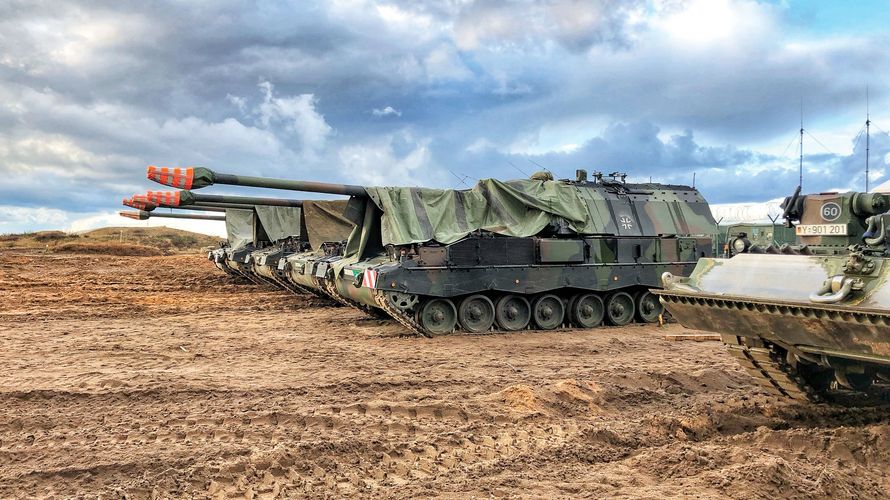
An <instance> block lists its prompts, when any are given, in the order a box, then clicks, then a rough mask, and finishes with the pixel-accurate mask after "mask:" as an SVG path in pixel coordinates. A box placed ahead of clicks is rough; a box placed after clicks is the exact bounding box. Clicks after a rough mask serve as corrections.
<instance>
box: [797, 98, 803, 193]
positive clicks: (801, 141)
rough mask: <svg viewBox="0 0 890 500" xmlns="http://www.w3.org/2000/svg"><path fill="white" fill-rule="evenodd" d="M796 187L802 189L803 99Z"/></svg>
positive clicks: (801, 103) (801, 100) (801, 101)
mask: <svg viewBox="0 0 890 500" xmlns="http://www.w3.org/2000/svg"><path fill="white" fill-rule="evenodd" d="M798 176H799V178H798V181H797V186H798V187H801V188H802V187H803V97H801V98H800V165H799V166H798Z"/></svg>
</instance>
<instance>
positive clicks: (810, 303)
mask: <svg viewBox="0 0 890 500" xmlns="http://www.w3.org/2000/svg"><path fill="white" fill-rule="evenodd" d="M888 209H890V196H887V195H882V194H875V193H828V194H825V193H823V194H818V195H807V196H800V195H799V188H798V192H796V193H795V195H794V196H792V197H789V198H787V199H786V201H785V216H786V218H787V220H788V224H789V225H793V226H794V228H795V231H796V233H797V235H798V239H799V242H798V245H794V246H791V245H786V246H784V247H782V248H781V249H780V250H779V251H778V252H773V254H770V253H762V254H751V253H747V254H742V255H737V256H735V257H733V258H732V259H726V260H722V259H702V260H700V261H699V264H698V265H697V266H696V268H695V270H694V271H693V272H692V273H691V274H690V275H689V277H688V278H678V277H675V276H672V275H670V274H666V275H665V276H664V277H663V280H664V288H665V289H664V290H662V291H659V292H656V293H658V294H659V295H660V296H661V301H662V303H663V304H664V305H665V306H666V307H667V309H668V310H669V311H670V312H671V313H672V314H673V315H674V317H675V318H677V319H678V320H679V321H680V323H682V324H683V325H684V326H686V327H688V328H694V329H698V330H707V331H713V332H717V333H720V334H721V337H722V338H723V341H724V343H725V344H726V345H727V346H728V348H729V350H730V353H732V354H733V356H735V357H736V358H738V359H739V361H740V362H741V363H742V365H743V366H744V367H745V368H746V369H747V370H748V371H749V372H750V373H751V374H753V375H754V376H755V377H756V378H757V379H758V381H759V382H760V383H761V384H762V385H764V386H765V387H766V388H768V389H769V390H770V391H771V392H773V393H776V394H779V395H783V396H787V397H791V398H795V399H799V400H812V401H819V400H823V399H827V398H832V397H833V396H837V395H842V394H843V393H844V392H849V391H854V392H855V393H863V392H867V391H869V390H870V388H871V389H872V392H885V391H884V389H885V386H886V384H887V382H888V381H890V284H888V283H890V213H888V212H887V210H888ZM794 223H797V224H794ZM876 384H877V385H876ZM882 386H884V387H882Z"/></svg>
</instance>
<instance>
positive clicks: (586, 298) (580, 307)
mask: <svg viewBox="0 0 890 500" xmlns="http://www.w3.org/2000/svg"><path fill="white" fill-rule="evenodd" d="M605 314H606V308H605V306H604V305H603V299H601V298H599V296H597V295H596V294H593V293H585V294H583V295H576V296H575V297H574V298H573V299H572V302H571V307H570V310H569V317H570V318H571V320H572V323H574V324H575V325H576V326H579V327H581V328H595V327H597V326H600V324H601V323H602V322H603V317H604V316H605Z"/></svg>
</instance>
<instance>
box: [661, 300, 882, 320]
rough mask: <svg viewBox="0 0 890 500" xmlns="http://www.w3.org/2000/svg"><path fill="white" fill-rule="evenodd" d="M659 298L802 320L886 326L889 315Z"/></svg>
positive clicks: (820, 307)
mask: <svg viewBox="0 0 890 500" xmlns="http://www.w3.org/2000/svg"><path fill="white" fill-rule="evenodd" d="M658 295H659V296H660V297H661V299H662V300H665V301H668V302H675V303H679V304H685V305H695V306H699V307H706V308H709V309H735V310H739V311H750V312H756V313H760V314H777V315H783V316H794V317H799V318H806V319H817V320H830V321H843V322H850V323H856V324H869V325H874V326H885V327H887V326H890V314H887V313H883V314H882V313H880V312H874V311H861V310H860V311H852V310H850V309H849V308H844V307H841V306H829V305H815V304H807V305H796V304H777V303H774V302H768V301H758V300H750V299H747V298H746V299H745V300H734V299H732V298H730V297H714V296H706V297H697V296H691V295H686V294H683V293H682V292H680V293H676V292H673V291H668V292H664V293H659V294H658Z"/></svg>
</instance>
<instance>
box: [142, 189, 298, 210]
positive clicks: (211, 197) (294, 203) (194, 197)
mask: <svg viewBox="0 0 890 500" xmlns="http://www.w3.org/2000/svg"><path fill="white" fill-rule="evenodd" d="M146 198H147V199H148V200H149V201H150V202H151V203H154V204H156V205H161V206H170V207H182V206H187V205H196V204H198V205H203V204H205V203H211V204H212V206H219V205H222V206H224V207H226V208H236V207H232V206H230V205H233V204H234V205H242V206H248V207H250V208H253V206H254V205H270V206H275V207H302V206H303V200H291V199H284V198H259V197H254V196H228V195H216V194H197V193H193V192H191V191H149V192H148V194H146Z"/></svg>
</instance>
